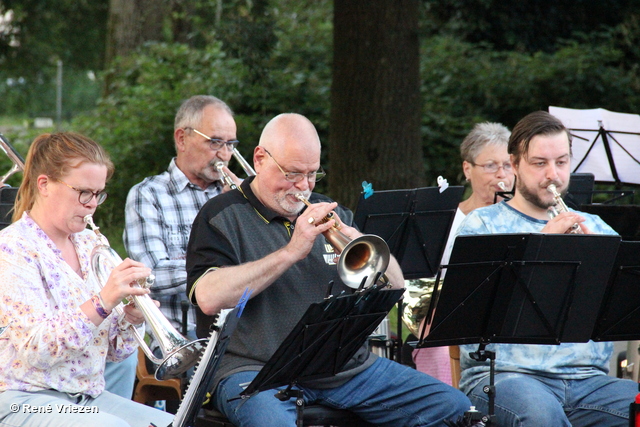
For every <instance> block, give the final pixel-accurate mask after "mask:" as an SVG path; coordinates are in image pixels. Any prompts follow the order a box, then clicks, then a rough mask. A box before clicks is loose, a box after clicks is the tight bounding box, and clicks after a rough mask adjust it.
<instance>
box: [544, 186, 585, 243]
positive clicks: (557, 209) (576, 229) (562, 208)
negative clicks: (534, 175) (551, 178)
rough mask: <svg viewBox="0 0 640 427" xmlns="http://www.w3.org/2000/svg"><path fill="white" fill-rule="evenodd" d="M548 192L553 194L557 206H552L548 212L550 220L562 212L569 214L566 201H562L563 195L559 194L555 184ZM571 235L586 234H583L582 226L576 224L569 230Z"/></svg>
mask: <svg viewBox="0 0 640 427" xmlns="http://www.w3.org/2000/svg"><path fill="white" fill-rule="evenodd" d="M547 191H548V192H549V193H551V194H553V199H554V201H555V205H554V206H551V207H550V208H549V210H548V211H547V214H548V215H549V217H550V218H555V217H556V216H558V215H559V214H561V213H562V212H569V208H568V207H567V205H566V204H565V203H564V200H562V195H560V193H558V190H557V189H556V186H555V184H549V185H548V186H547ZM569 234H584V233H583V232H582V228H580V224H578V223H577V222H576V223H575V224H573V225H572V226H571V228H570V229H569Z"/></svg>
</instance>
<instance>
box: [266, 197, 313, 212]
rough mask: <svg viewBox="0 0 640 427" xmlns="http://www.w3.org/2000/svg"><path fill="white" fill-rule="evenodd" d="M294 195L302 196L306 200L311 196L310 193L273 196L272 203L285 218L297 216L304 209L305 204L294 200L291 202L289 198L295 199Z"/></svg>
mask: <svg viewBox="0 0 640 427" xmlns="http://www.w3.org/2000/svg"><path fill="white" fill-rule="evenodd" d="M296 194H302V195H303V196H304V197H305V198H306V199H307V200H308V199H309V196H310V195H311V191H295V192H282V193H277V194H275V195H274V196H273V201H274V202H275V204H276V206H278V207H279V208H280V209H281V210H282V211H281V212H278V213H280V214H285V216H293V215H297V214H298V213H299V212H300V211H301V210H302V209H303V208H304V207H305V204H304V203H303V202H301V201H299V200H297V199H296V201H295V202H293V201H291V200H290V198H291V197H295V195H296Z"/></svg>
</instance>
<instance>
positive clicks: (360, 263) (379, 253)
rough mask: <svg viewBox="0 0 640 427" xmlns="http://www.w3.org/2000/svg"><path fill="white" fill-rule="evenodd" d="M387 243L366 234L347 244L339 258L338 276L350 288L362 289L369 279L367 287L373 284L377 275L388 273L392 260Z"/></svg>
mask: <svg viewBox="0 0 640 427" xmlns="http://www.w3.org/2000/svg"><path fill="white" fill-rule="evenodd" d="M389 254H390V251H389V247H388V246H387V242H385V241H384V239H382V238H381V237H379V236H376V235H373V234H365V235H364V236H360V237H358V238H356V239H353V240H352V241H350V242H349V243H347V244H346V246H345V247H344V249H342V252H341V254H340V258H338V274H339V276H340V279H342V282H343V283H344V284H345V285H347V286H348V287H350V288H355V289H357V288H358V287H360V284H361V283H362V280H363V279H364V278H365V277H367V278H368V282H369V283H367V284H365V287H368V286H369V284H371V281H373V279H374V278H375V275H376V273H378V272H384V271H386V269H387V267H388V266H389V258H390V255H389Z"/></svg>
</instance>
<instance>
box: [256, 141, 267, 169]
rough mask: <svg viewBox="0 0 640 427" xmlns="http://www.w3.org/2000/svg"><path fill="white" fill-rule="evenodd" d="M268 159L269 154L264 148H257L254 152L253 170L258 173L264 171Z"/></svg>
mask: <svg viewBox="0 0 640 427" xmlns="http://www.w3.org/2000/svg"><path fill="white" fill-rule="evenodd" d="M266 159H267V152H266V151H264V148H262V147H261V146H259V145H258V146H256V148H255V149H254V150H253V168H254V169H255V170H256V173H258V172H260V169H262V165H263V164H264V162H265V161H266Z"/></svg>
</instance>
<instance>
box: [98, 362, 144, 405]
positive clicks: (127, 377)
mask: <svg viewBox="0 0 640 427" xmlns="http://www.w3.org/2000/svg"><path fill="white" fill-rule="evenodd" d="M136 366H138V352H137V351H134V352H133V354H132V355H131V356H129V357H127V358H126V359H124V360H123V361H121V362H107V363H106V364H105V367H104V381H105V386H104V389H105V390H106V391H108V392H111V393H113V394H117V395H118V396H121V397H124V398H125V399H131V397H132V396H133V385H134V383H135V381H136Z"/></svg>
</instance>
